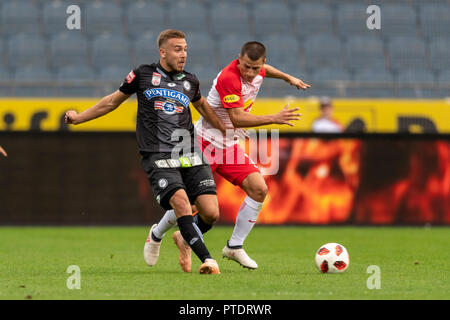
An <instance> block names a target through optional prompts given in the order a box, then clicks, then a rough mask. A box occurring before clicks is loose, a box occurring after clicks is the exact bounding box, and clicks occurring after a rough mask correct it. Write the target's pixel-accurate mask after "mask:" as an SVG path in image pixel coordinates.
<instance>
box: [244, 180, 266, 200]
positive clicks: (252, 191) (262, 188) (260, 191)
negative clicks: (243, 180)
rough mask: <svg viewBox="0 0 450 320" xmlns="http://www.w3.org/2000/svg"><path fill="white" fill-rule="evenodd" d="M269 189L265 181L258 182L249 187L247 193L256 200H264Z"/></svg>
mask: <svg viewBox="0 0 450 320" xmlns="http://www.w3.org/2000/svg"><path fill="white" fill-rule="evenodd" d="M268 191H269V189H268V188H267V185H266V184H265V183H258V184H257V185H254V186H251V187H250V188H249V189H248V191H247V195H248V196H249V197H250V198H252V199H253V200H255V201H258V202H264V199H265V198H266V196H267V192H268Z"/></svg>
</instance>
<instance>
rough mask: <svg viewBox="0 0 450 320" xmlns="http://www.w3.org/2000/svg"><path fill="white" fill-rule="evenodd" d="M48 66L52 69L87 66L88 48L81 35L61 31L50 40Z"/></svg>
mask: <svg viewBox="0 0 450 320" xmlns="http://www.w3.org/2000/svg"><path fill="white" fill-rule="evenodd" d="M49 60H50V64H51V66H52V67H53V68H57V69H58V68H60V67H63V66H65V65H69V64H73V65H88V64H89V46H88V41H87V40H86V38H85V36H84V35H82V34H81V33H68V32H65V31H63V32H62V33H60V34H57V35H55V36H53V37H52V39H51V40H50V59H49Z"/></svg>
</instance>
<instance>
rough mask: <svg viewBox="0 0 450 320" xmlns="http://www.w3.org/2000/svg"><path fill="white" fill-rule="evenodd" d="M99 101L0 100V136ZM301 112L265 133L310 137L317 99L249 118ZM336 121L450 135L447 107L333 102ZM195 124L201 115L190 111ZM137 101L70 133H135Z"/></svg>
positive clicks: (55, 121)
mask: <svg viewBox="0 0 450 320" xmlns="http://www.w3.org/2000/svg"><path fill="white" fill-rule="evenodd" d="M97 102H98V99H91V98H89V99H80V98H70V99H69V98H67V99H59V98H58V99H57V98H54V99H52V98H46V99H41V98H28V99H26V98H17V99H11V98H10V99H0V130H1V131H4V130H13V131H28V130H44V131H57V130H64V129H66V126H65V125H64V114H65V112H66V111H67V110H71V109H73V110H77V111H78V112H81V111H83V110H86V109H88V108H90V107H92V106H93V105H94V104H95V103H97ZM288 103H289V105H290V107H299V108H300V111H299V112H300V113H302V119H301V120H300V121H296V122H294V123H295V126H294V127H290V126H286V125H284V126H283V125H271V126H267V127H266V128H270V129H280V130H281V131H283V132H295V131H300V132H309V131H311V127H312V123H313V121H314V120H315V119H317V118H318V117H319V116H320V110H319V103H318V101H317V100H316V99H296V100H285V99H257V100H256V101H255V104H254V105H253V107H252V113H253V114H257V115H263V114H274V113H277V112H279V111H280V110H281V109H282V108H283V107H284V106H285V105H286V104H288ZM333 105H334V113H333V117H334V119H335V120H336V121H337V122H339V123H340V124H341V125H342V126H343V127H344V128H359V129H361V128H364V129H365V131H366V132H379V133H395V132H405V131H409V132H415V133H420V132H438V133H450V101H447V100H394V99H336V100H333ZM191 110H192V115H193V119H194V121H197V120H198V119H199V114H198V112H197V111H196V110H195V108H194V107H193V106H192V105H191ZM136 111H137V102H136V98H135V97H132V98H130V99H129V100H128V101H126V102H124V103H123V104H122V105H121V106H120V107H119V108H117V109H116V110H114V111H113V112H111V113H109V114H107V115H105V116H103V117H101V118H98V119H95V120H92V121H90V122H87V123H83V124H80V125H77V126H69V129H70V130H73V131H134V130H135V127H136Z"/></svg>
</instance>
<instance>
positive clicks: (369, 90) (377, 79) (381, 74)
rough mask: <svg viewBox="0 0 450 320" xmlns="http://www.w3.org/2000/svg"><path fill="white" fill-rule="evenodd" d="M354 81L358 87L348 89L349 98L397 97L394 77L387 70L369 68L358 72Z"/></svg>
mask: <svg viewBox="0 0 450 320" xmlns="http://www.w3.org/2000/svg"><path fill="white" fill-rule="evenodd" d="M353 80H354V82H355V83H356V84H357V85H358V86H356V87H350V88H348V89H347V95H348V96H349V97H357V98H361V97H367V98H385V97H393V96H394V95H395V91H394V83H395V82H394V76H393V75H392V73H390V72H388V71H386V69H385V68H377V67H373V66H369V67H368V68H366V69H360V70H357V71H356V73H355V76H354V78H353Z"/></svg>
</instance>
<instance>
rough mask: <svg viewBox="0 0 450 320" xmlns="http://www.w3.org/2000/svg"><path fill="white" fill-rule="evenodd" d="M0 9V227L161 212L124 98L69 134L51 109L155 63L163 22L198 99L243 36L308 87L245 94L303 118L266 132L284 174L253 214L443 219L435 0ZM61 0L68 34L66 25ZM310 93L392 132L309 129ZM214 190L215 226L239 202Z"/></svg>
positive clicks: (447, 213) (449, 22)
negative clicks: (182, 53) (330, 133)
mask: <svg viewBox="0 0 450 320" xmlns="http://www.w3.org/2000/svg"><path fill="white" fill-rule="evenodd" d="M0 3H1V5H0V34H1V41H0V95H1V96H2V98H1V99H0V145H2V146H3V147H4V148H5V149H6V150H7V152H8V154H9V157H8V158H2V159H0V199H1V201H0V223H2V224H23V223H25V224H150V223H153V222H154V221H156V220H157V219H158V218H159V217H160V215H159V214H160V213H161V210H160V209H159V208H158V207H157V205H156V204H155V201H154V200H153V198H152V195H151V191H150V189H149V187H148V182H147V179H146V176H145V173H144V172H143V170H142V169H141V168H140V164H139V155H138V153H137V149H136V143H135V138H134V134H133V131H134V126H135V114H136V103H135V101H134V100H135V99H134V98H133V99H130V101H129V102H126V103H125V104H124V106H122V107H121V108H119V109H118V110H117V111H115V112H113V113H112V114H111V115H108V116H107V117H105V118H102V119H98V120H95V121H93V122H91V123H87V124H85V125H81V126H77V127H73V128H68V127H67V126H66V125H65V124H64V122H63V115H64V113H65V111H66V110H68V109H77V110H78V111H82V110H84V109H86V108H88V107H90V106H92V105H93V104H94V103H95V102H96V101H97V100H98V98H99V97H101V96H103V95H106V94H109V93H111V92H112V91H114V90H116V89H117V88H118V86H119V85H120V83H121V82H122V80H123V79H124V77H125V76H126V75H127V74H128V72H129V70H130V69H131V68H132V67H134V66H138V65H140V64H143V63H152V62H154V61H156V60H158V59H159V54H158V51H157V46H156V38H157V36H158V34H159V32H160V31H162V30H164V29H166V28H169V27H170V28H178V29H181V30H183V31H184V32H185V33H186V34H187V41H188V45H189V52H188V63H187V66H186V69H187V70H188V71H190V72H193V73H195V74H196V75H197V76H198V78H199V79H200V81H201V85H202V93H203V95H205V96H206V95H207V93H208V90H209V87H210V85H211V82H212V80H213V79H214V77H215V76H216V75H217V73H218V71H219V70H220V69H221V68H222V67H224V66H225V65H227V64H228V63H229V62H230V61H231V60H232V59H234V58H236V57H237V54H238V53H239V51H240V47H241V46H242V44H243V43H245V42H247V41H249V40H259V41H261V42H263V43H264V44H265V45H266V47H267V49H268V63H269V64H272V65H274V66H276V67H277V68H279V69H281V70H283V71H286V72H288V73H290V74H292V75H295V76H298V77H300V78H301V79H303V80H304V81H305V82H307V83H309V84H311V85H312V88H311V89H310V90H308V91H306V92H298V91H296V90H294V89H293V88H292V87H289V86H288V85H286V84H285V83H283V82H280V81H274V80H271V79H267V80H266V81H265V83H264V85H263V87H262V90H261V92H260V94H259V97H258V100H257V101H256V104H255V108H254V111H255V112H256V113H261V114H265V113H273V112H274V110H278V108H281V107H282V106H283V105H284V104H285V103H286V102H290V103H291V104H292V105H295V104H298V105H299V106H301V108H302V112H303V114H304V117H303V120H302V121H300V122H299V124H298V125H297V126H296V127H294V128H282V127H277V126H271V127H269V128H277V129H281V130H282V131H281V132H282V135H281V137H280V153H279V159H280V171H279V174H278V175H276V176H271V177H268V185H269V189H270V190H271V191H270V192H271V195H270V196H269V199H268V201H267V204H266V206H265V211H263V213H262V214H261V218H260V222H261V223H269V224H284V223H301V224H329V223H338V224H342V223H362V224H372V223H375V224H396V223H406V224H424V223H435V224H449V223H450V142H449V133H450V103H449V99H448V97H449V96H450V35H449V34H450V33H449V31H450V2H449V1H447V0H384V1H375V0H373V1H366V0H322V1H318V0H317V1H296V0H286V1H278V0H270V1H269V0H266V1H265V0H247V1H244V0H242V1H240V0H228V1H213V0H197V1H195V0H178V1H168V0H167V1H163V0H159V1H158V0H145V1H125V0H120V1H119V0H117V1H107V0H102V1H88V0H82V1H80V0H78V1H75V0H74V1H59V0H13V1H6V0H4V1H0ZM72 4H76V5H78V6H79V7H80V8H81V29H80V30H68V29H67V27H66V20H67V18H68V16H69V14H68V13H67V12H66V9H67V7H68V6H69V5H72ZM371 4H376V5H379V6H380V8H381V29H380V30H369V29H368V28H367V26H366V20H367V18H368V17H369V14H368V13H367V12H366V10H367V7H368V6H369V5H371ZM321 96H328V97H331V99H332V101H333V104H334V106H335V110H334V111H335V118H336V119H337V121H339V122H340V123H341V124H342V126H343V128H344V129H345V130H344V131H347V132H358V133H360V132H366V133H383V134H388V135H385V136H384V135H376V136H372V137H370V135H361V136H353V135H352V136H348V135H347V136H343V138H339V137H336V136H335V137H321V136H313V137H312V136H309V135H308V132H310V131H311V124H312V122H313V121H314V119H315V118H317V117H318V116H319V115H320V112H319V107H318V99H317V97H321ZM131 100H133V101H131ZM194 114H195V113H194ZM195 117H198V115H196V114H195ZM68 131H77V132H80V131H84V133H82V132H80V133H77V134H74V133H69V132H68ZM286 131H290V132H289V134H287V133H286ZM399 133H403V135H401V136H400V135H398V136H397V134H399ZM404 133H407V134H408V133H428V134H429V135H411V136H405V135H404ZM374 137H375V138H374ZM317 138H319V140H317ZM374 150H375V151H374ZM293 182H295V183H293ZM218 189H219V201H220V199H221V198H222V199H227V200H229V201H221V211H222V220H221V221H222V222H226V223H233V221H234V215H235V214H236V212H237V209H238V206H239V204H240V203H241V201H242V196H243V195H242V193H240V192H239V191H236V189H233V187H232V186H231V185H229V184H227V182H224V181H221V180H218ZM230 199H231V200H230ZM280 203H283V206H280Z"/></svg>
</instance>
